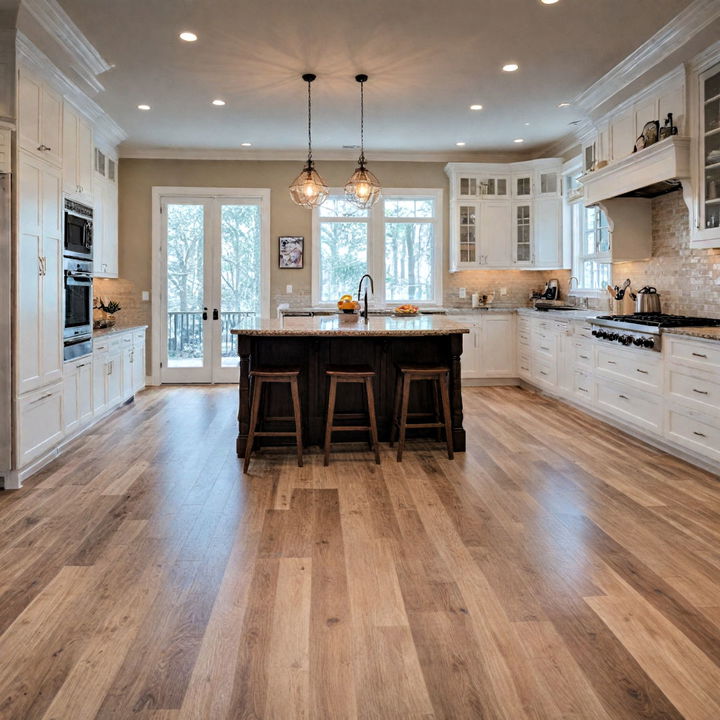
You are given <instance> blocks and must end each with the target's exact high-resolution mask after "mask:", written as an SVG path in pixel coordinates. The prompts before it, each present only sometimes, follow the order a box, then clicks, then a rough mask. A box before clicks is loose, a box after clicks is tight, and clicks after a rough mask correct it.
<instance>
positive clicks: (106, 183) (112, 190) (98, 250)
mask: <svg viewBox="0 0 720 720" xmlns="http://www.w3.org/2000/svg"><path fill="white" fill-rule="evenodd" d="M114 177H115V176H114ZM94 191H95V206H94V218H93V221H94V235H93V267H94V272H95V276H96V277H113V278H116V277H118V188H117V182H116V181H115V180H110V179H108V178H106V177H100V176H99V175H98V174H97V173H96V175H95V182H94Z"/></svg>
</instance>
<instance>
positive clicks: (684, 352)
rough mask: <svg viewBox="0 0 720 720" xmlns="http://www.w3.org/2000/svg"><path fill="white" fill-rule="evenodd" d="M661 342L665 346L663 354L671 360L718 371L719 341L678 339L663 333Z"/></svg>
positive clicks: (719, 368)
mask: <svg viewBox="0 0 720 720" xmlns="http://www.w3.org/2000/svg"><path fill="white" fill-rule="evenodd" d="M663 343H665V347H666V353H665V354H666V355H667V357H668V358H669V359H670V360H672V361H673V362H678V363H682V364H683V365H689V366H691V367H697V368H705V369H707V370H716V371H718V372H720V343H719V342H713V341H707V342H703V341H701V340H685V339H682V340H680V339H677V338H676V337H673V336H672V335H663Z"/></svg>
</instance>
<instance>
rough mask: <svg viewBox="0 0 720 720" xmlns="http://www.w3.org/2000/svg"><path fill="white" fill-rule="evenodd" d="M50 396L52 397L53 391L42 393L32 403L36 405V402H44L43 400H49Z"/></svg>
mask: <svg viewBox="0 0 720 720" xmlns="http://www.w3.org/2000/svg"><path fill="white" fill-rule="evenodd" d="M49 397H52V393H45V395H41V396H40V397H39V398H35V400H33V401H32V402H31V403H30V404H31V405H35V404H36V403H39V402H42V401H43V400H47V399H48V398H49Z"/></svg>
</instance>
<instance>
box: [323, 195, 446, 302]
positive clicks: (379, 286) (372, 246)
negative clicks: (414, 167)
mask: <svg viewBox="0 0 720 720" xmlns="http://www.w3.org/2000/svg"><path fill="white" fill-rule="evenodd" d="M332 196H340V197H344V196H345V189H344V188H331V189H330V192H329V195H328V197H332ZM418 198H432V200H433V203H434V207H435V212H434V215H433V217H432V218H415V220H413V221H420V222H427V223H429V224H432V225H433V226H434V228H433V237H434V239H435V243H434V249H435V252H434V255H433V296H432V298H431V299H430V300H423V301H419V300H417V301H413V302H414V303H415V304H416V305H419V306H422V307H431V306H440V305H442V304H443V262H444V257H445V233H444V229H445V226H444V215H443V213H444V204H443V201H444V190H443V189H442V188H385V189H384V190H383V194H382V197H381V198H380V200H379V201H378V202H377V203H376V204H375V205H374V206H373V207H372V208H370V209H369V210H368V215H367V226H368V234H367V243H368V251H367V264H368V268H367V272H369V273H370V275H372V278H373V281H374V286H375V293H374V295H373V299H372V303H371V304H372V305H373V306H378V305H388V306H390V307H392V306H396V305H400V304H402V303H403V301H401V300H393V301H391V302H388V301H387V300H386V295H387V293H386V288H385V221H386V218H385V201H386V200H399V199H411V200H415V199H418ZM312 214H313V216H312V280H311V298H312V304H313V307H334V306H335V303H336V300H322V299H321V298H320V223H321V222H322V221H324V220H325V221H327V220H334V219H338V220H347V221H353V220H355V221H357V219H358V218H352V217H347V218H346V217H340V218H333V217H330V218H321V217H320V208H314V209H313V211H312ZM388 220H389V222H391V223H398V222H403V221H407V220H408V218H388ZM359 280H360V278H358V281H359ZM349 290H350V291H351V292H352V294H353V296H354V295H355V288H349ZM405 302H407V301H405Z"/></svg>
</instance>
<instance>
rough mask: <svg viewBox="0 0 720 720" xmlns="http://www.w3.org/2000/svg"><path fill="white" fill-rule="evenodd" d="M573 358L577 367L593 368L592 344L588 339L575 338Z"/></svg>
mask: <svg viewBox="0 0 720 720" xmlns="http://www.w3.org/2000/svg"><path fill="white" fill-rule="evenodd" d="M572 358H573V363H574V364H575V367H578V368H585V369H587V370H591V369H592V366H593V353H592V345H591V344H590V343H589V342H587V341H586V340H573V341H572Z"/></svg>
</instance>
